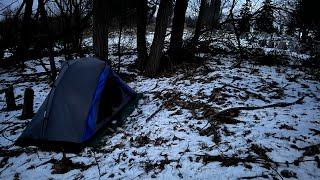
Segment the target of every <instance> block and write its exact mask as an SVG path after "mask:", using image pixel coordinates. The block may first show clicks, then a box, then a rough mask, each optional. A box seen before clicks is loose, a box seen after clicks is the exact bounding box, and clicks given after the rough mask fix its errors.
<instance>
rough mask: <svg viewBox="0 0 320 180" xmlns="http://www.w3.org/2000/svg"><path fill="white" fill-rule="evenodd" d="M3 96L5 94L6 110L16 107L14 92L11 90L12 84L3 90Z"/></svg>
mask: <svg viewBox="0 0 320 180" xmlns="http://www.w3.org/2000/svg"><path fill="white" fill-rule="evenodd" d="M5 96H6V104H7V111H12V110H15V109H17V105H16V101H15V98H14V92H13V86H12V85H10V86H9V87H8V88H7V89H6V90H5Z"/></svg>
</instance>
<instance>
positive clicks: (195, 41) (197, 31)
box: [192, 0, 207, 46]
mask: <svg viewBox="0 0 320 180" xmlns="http://www.w3.org/2000/svg"><path fill="white" fill-rule="evenodd" d="M206 4H207V2H206V0H201V3H200V9H199V14H198V19H197V23H196V28H195V30H194V35H193V38H192V44H193V46H196V45H197V44H198V41H199V37H200V33H201V29H202V25H203V19H204V15H205V9H206Z"/></svg>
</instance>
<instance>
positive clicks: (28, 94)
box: [21, 88, 34, 119]
mask: <svg viewBox="0 0 320 180" xmlns="http://www.w3.org/2000/svg"><path fill="white" fill-rule="evenodd" d="M33 97H34V91H33V90H32V89H31V88H27V89H26V90H25V91H24V101H23V109H22V115H21V119H30V118H32V117H33Z"/></svg>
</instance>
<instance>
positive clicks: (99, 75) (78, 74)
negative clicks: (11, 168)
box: [17, 58, 137, 144]
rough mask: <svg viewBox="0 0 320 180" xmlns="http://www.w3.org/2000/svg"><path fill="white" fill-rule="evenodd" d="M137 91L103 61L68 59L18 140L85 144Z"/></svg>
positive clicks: (21, 141) (24, 141)
mask: <svg viewBox="0 0 320 180" xmlns="http://www.w3.org/2000/svg"><path fill="white" fill-rule="evenodd" d="M136 95H137V94H136V92H134V91H133V90H132V89H131V88H130V87H129V86H128V85H127V84H126V83H125V82H123V81H122V80H121V79H120V78H119V77H118V76H117V75H116V74H115V73H114V72H113V71H112V70H111V68H110V66H108V65H107V64H106V63H105V62H103V61H101V60H98V59H94V58H82V59H77V60H71V61H68V62H67V63H65V64H64V65H63V66H62V68H61V71H60V73H59V76H58V77H57V79H56V81H55V83H54V85H53V88H52V89H51V91H50V93H49V95H48V96H47V98H46V99H45V101H44V102H43V104H42V105H41V107H40V108H39V110H38V112H37V113H36V114H35V116H34V117H33V119H32V120H31V122H30V123H29V124H28V126H27V127H26V128H25V130H24V131H23V133H22V135H21V136H20V137H19V138H18V141H17V142H18V144H19V142H20V143H23V144H25V143H26V142H43V141H44V142H63V143H76V144H84V143H85V142H87V141H88V140H90V139H91V138H92V137H93V136H94V135H95V134H96V133H97V131H98V130H100V129H102V128H103V127H105V125H107V124H108V123H110V121H112V120H113V118H114V117H115V116H116V115H117V114H119V113H121V110H123V108H124V107H125V106H126V105H127V104H128V103H129V102H130V101H132V100H133V99H134V98H135V97H136ZM31 144H32V143H31Z"/></svg>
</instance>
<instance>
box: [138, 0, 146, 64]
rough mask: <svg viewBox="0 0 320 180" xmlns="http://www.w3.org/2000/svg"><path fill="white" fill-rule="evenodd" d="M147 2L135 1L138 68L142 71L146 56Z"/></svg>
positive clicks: (144, 0)
mask: <svg viewBox="0 0 320 180" xmlns="http://www.w3.org/2000/svg"><path fill="white" fill-rule="evenodd" d="M147 12H148V0H137V51H138V63H137V64H138V68H139V69H142V68H143V65H144V63H145V61H146V58H147V56H148V54H147V45H146V30H147V18H148V13H147Z"/></svg>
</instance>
